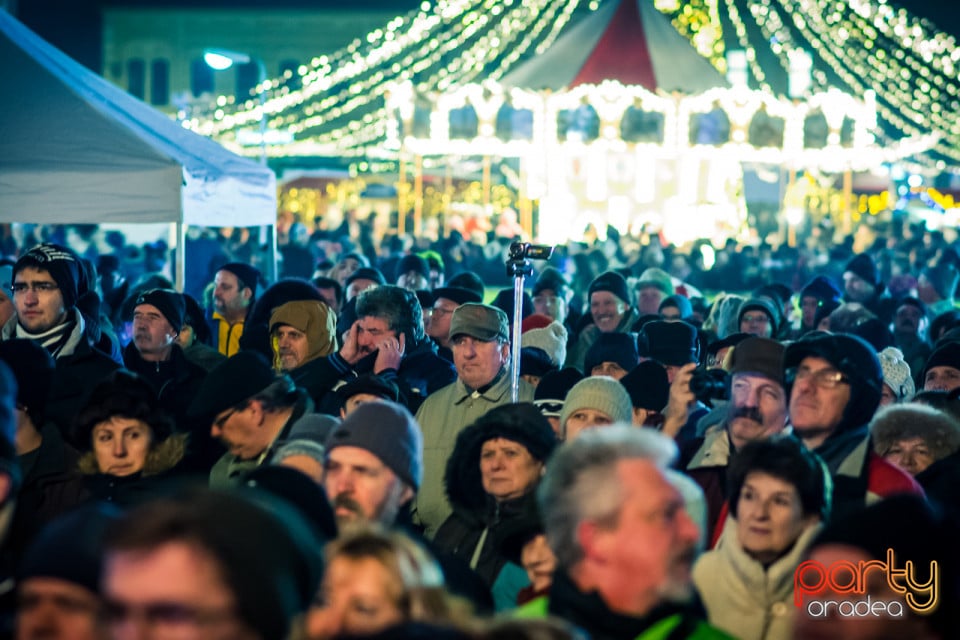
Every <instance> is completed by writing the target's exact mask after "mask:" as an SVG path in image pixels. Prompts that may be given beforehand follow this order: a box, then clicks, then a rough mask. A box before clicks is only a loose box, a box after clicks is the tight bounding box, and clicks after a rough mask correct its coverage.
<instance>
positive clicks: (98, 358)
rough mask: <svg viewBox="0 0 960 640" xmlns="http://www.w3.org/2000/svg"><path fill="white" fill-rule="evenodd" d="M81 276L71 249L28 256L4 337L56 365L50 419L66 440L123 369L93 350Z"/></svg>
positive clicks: (19, 266)
mask: <svg viewBox="0 0 960 640" xmlns="http://www.w3.org/2000/svg"><path fill="white" fill-rule="evenodd" d="M82 274H83V268H82V266H81V264H80V258H79V257H78V256H77V255H76V254H75V253H73V252H72V251H71V250H70V249H67V248H66V247H62V246H60V245H56V244H40V245H37V246H36V247H34V248H33V249H31V250H30V251H28V252H27V253H25V254H23V255H22V256H21V257H20V259H19V260H17V262H16V264H15V265H14V267H13V283H12V284H11V286H10V292H11V293H12V295H13V304H14V307H15V309H16V316H15V317H12V318H10V319H9V320H8V321H7V323H6V324H5V325H4V326H3V329H2V335H0V339H3V340H8V339H10V338H26V339H28V340H33V341H35V342H37V343H39V344H40V345H41V346H43V347H44V348H45V349H46V350H47V351H49V352H50V355H52V356H53V358H54V359H55V361H56V370H55V373H54V379H53V384H52V385H51V387H50V395H49V397H48V399H47V406H46V415H47V418H48V419H49V420H50V421H52V422H53V423H54V424H56V425H57V426H58V427H60V429H61V431H63V432H64V433H65V434H67V433H68V431H69V427H70V425H72V423H73V419H74V417H75V416H76V415H77V413H79V411H80V408H81V407H82V406H83V404H84V403H85V402H86V400H87V396H88V395H89V393H90V391H91V390H92V389H93V387H94V386H96V384H97V383H98V382H100V381H101V380H103V379H104V378H106V377H107V376H108V375H110V374H111V373H112V372H114V371H115V370H117V369H119V368H120V364H119V363H117V362H114V361H113V360H112V359H111V358H110V356H108V355H107V354H105V353H103V352H102V351H99V350H97V349H96V348H95V347H93V346H92V343H93V340H92V339H91V333H92V332H91V331H90V327H89V325H90V322H89V321H88V320H87V319H86V318H85V317H84V316H83V314H82V313H80V310H79V309H78V308H77V306H76V304H77V300H78V298H80V296H81V294H85V293H87V292H88V287H87V286H86V281H85V279H84V278H82Z"/></svg>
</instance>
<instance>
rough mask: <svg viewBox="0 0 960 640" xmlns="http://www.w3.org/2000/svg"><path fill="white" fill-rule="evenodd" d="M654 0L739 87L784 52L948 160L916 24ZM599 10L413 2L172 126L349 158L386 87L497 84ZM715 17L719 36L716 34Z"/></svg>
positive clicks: (957, 132) (941, 106)
mask: <svg viewBox="0 0 960 640" xmlns="http://www.w3.org/2000/svg"><path fill="white" fill-rule="evenodd" d="M623 1H636V0H623ZM664 2H665V0H658V1H657V5H658V8H660V9H661V10H662V11H664V13H666V14H667V15H670V16H671V18H672V20H673V22H674V24H675V26H677V28H678V29H679V30H680V32H681V33H684V35H686V36H687V37H688V38H690V39H691V40H692V41H696V42H695V44H697V47H698V49H699V50H701V51H702V52H707V53H708V57H709V58H710V59H711V61H712V62H713V63H714V65H715V66H717V67H718V68H720V69H721V70H722V68H723V66H724V64H723V56H722V54H723V47H724V41H726V46H727V47H734V46H736V47H739V48H740V49H742V50H743V51H744V52H745V54H746V59H747V61H748V71H749V74H750V78H751V85H752V86H754V87H756V88H758V89H760V90H762V91H767V92H770V93H774V91H773V89H772V86H771V84H772V83H771V80H770V78H772V77H774V76H779V77H782V75H783V74H786V73H787V72H788V70H789V69H790V67H791V56H793V55H796V54H797V53H798V52H801V51H807V52H809V53H810V54H812V56H813V60H814V64H813V67H812V70H811V81H812V86H811V90H813V91H825V90H827V89H828V88H830V87H831V86H837V85H838V84H841V85H845V86H841V87H840V88H841V89H843V90H846V91H850V92H852V93H854V94H856V95H859V96H864V95H865V94H866V93H867V92H868V91H873V92H875V94H876V106H877V112H878V116H879V119H880V121H881V123H882V124H885V125H887V127H889V128H893V129H896V130H898V131H900V132H902V134H905V135H907V136H922V135H924V134H929V133H930V132H938V133H939V134H940V136H941V137H940V140H939V141H938V142H937V144H936V145H935V147H934V150H935V152H936V154H935V155H936V156H938V157H935V158H928V161H927V164H928V165H929V166H930V168H934V167H935V168H937V169H943V168H944V166H945V165H946V163H945V162H944V161H945V160H949V161H951V162H952V163H956V162H960V118H958V114H960V81H958V79H960V76H958V74H960V47H957V43H956V41H955V39H954V38H953V37H952V36H950V35H948V34H944V33H941V32H938V31H936V29H935V27H934V26H933V25H932V24H930V23H929V22H928V21H926V20H924V19H920V18H917V17H915V16H912V15H910V14H909V13H908V12H907V11H905V10H902V9H896V8H894V7H892V6H890V5H889V4H887V2H886V0H688V1H687V2H680V1H676V2H673V3H667V4H673V5H674V7H673V10H666V9H665V8H664V7H663V6H661V5H662V4H664ZM599 6H600V2H598V0H562V1H557V0H435V1H433V2H431V1H424V2H423V3H422V4H421V6H420V7H419V9H417V10H416V11H413V12H410V13H408V14H405V15H402V16H398V17H396V18H394V19H393V20H391V21H390V22H389V23H388V24H387V25H385V26H384V27H383V28H381V29H377V30H375V31H373V32H371V33H370V34H367V35H366V36H365V37H363V38H358V39H356V40H354V41H353V42H352V43H351V44H350V45H348V46H347V47H345V48H344V49H342V50H340V51H338V52H336V53H334V54H331V55H329V56H320V57H317V58H315V59H313V60H312V61H311V62H310V64H308V65H304V66H302V67H300V68H299V69H298V70H296V71H295V72H293V73H292V74H291V73H290V72H288V74H287V75H286V76H285V77H282V78H275V79H270V80H268V81H266V82H265V83H264V84H263V85H262V86H259V87H257V89H256V91H257V92H261V93H262V94H263V96H264V101H263V104H262V105H261V102H260V100H259V99H257V97H256V95H257V94H256V93H255V94H254V95H251V97H250V98H249V99H246V100H241V101H236V100H234V99H232V98H230V97H225V96H222V97H220V98H218V100H217V102H216V104H215V105H213V106H210V107H203V108H195V109H194V111H192V112H184V113H181V114H180V115H181V120H182V122H183V125H184V126H185V127H187V128H189V129H192V130H195V131H197V132H199V133H201V134H203V135H207V136H210V137H213V138H215V139H217V140H219V141H220V142H222V143H224V144H225V145H227V146H229V147H231V148H235V149H238V150H239V148H240V146H239V143H238V142H237V137H238V132H239V131H240V130H242V129H245V128H246V129H250V128H252V127H254V126H255V125H257V124H258V123H259V122H260V119H261V117H262V115H263V114H264V113H265V114H266V116H267V125H268V128H270V129H272V130H282V131H287V132H289V134H290V135H291V136H292V138H293V140H294V141H293V142H292V143H288V144H284V145H280V146H277V147H275V148H273V149H272V151H271V153H273V154H276V155H293V154H319V155H327V154H339V155H349V154H361V153H364V152H365V151H366V149H367V148H368V147H370V146H371V145H376V144H378V143H379V142H380V141H382V140H383V139H384V138H385V136H386V132H387V124H386V123H387V121H388V119H389V114H387V112H386V108H385V103H386V100H385V98H386V96H387V93H388V92H389V90H390V87H391V86H395V85H396V84H397V83H402V82H407V81H410V82H412V83H413V85H414V87H415V89H416V90H417V91H418V92H420V93H422V94H423V95H434V96H435V95H438V94H440V93H443V92H446V91H449V90H452V89H455V88H456V87H458V86H463V85H465V84H468V83H471V82H480V81H484V80H494V81H496V80H499V79H501V78H502V77H503V76H504V75H505V74H506V73H508V72H509V71H510V69H511V68H512V67H514V66H515V65H516V64H517V63H518V62H521V61H522V60H524V59H525V58H526V57H529V56H530V55H539V54H542V53H543V52H544V51H546V50H547V49H548V48H549V47H550V46H551V45H552V44H553V43H554V42H555V41H556V39H557V38H558V37H559V36H560V35H561V34H562V33H563V31H564V28H565V27H566V26H567V25H568V24H569V23H570V21H571V20H572V19H573V17H574V16H575V15H576V14H577V13H578V12H580V13H586V12H589V11H593V10H596V9H597V8H598V7H599ZM721 10H722V11H725V13H726V16H727V17H728V18H729V21H730V24H731V25H732V27H733V33H732V34H724V33H722V27H721V21H720V19H719V15H718V13H719V11H721ZM760 47H766V48H767V49H768V50H769V51H770V52H772V53H773V60H775V61H776V65H775V66H770V65H769V62H768V63H767V66H765V65H764V63H763V62H762V61H761V56H758V51H760ZM767 59H768V60H769V59H770V57H769V56H767ZM294 76H296V77H294ZM261 109H262V110H261Z"/></svg>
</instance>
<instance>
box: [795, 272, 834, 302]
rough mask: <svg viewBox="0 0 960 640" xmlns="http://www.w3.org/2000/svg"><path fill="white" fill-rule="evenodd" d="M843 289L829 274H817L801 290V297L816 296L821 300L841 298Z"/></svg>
mask: <svg viewBox="0 0 960 640" xmlns="http://www.w3.org/2000/svg"><path fill="white" fill-rule="evenodd" d="M841 296H843V291H841V290H840V287H838V286H837V283H835V282H834V281H833V279H832V278H830V277H829V276H816V277H814V278H813V279H812V280H810V282H808V283H807V284H805V285H804V286H803V289H801V290H800V299H801V300H802V299H803V298H816V299H817V300H820V301H821V302H823V301H825V300H840V298H841Z"/></svg>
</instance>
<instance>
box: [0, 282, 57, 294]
mask: <svg viewBox="0 0 960 640" xmlns="http://www.w3.org/2000/svg"><path fill="white" fill-rule="evenodd" d="M59 288H60V287H58V286H57V283H56V282H29V283H28V282H14V283H13V284H12V285H10V291H12V292H13V293H14V294H18V293H24V292H25V291H26V290H27V289H30V290H31V291H33V292H34V293H50V292H52V291H56V290H57V289H59Z"/></svg>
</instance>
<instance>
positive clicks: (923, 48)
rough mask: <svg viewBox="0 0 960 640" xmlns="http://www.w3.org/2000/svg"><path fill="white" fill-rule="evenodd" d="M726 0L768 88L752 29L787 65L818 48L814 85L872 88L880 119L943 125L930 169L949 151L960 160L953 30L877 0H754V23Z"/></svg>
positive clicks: (959, 52)
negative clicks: (800, 52)
mask: <svg viewBox="0 0 960 640" xmlns="http://www.w3.org/2000/svg"><path fill="white" fill-rule="evenodd" d="M724 2H725V3H726V7H727V12H728V15H729V17H730V20H731V23H732V24H733V26H734V31H735V36H736V38H737V43H738V44H739V46H740V47H741V48H743V49H744V50H745V51H746V52H747V59H748V60H749V61H750V63H751V66H750V72H751V75H752V77H753V79H754V81H755V82H756V83H757V86H758V87H760V88H761V89H763V90H769V83H767V81H766V77H765V71H764V69H763V68H762V66H761V65H760V64H759V62H758V59H757V56H756V48H755V47H754V45H752V44H751V43H750V39H749V36H750V33H754V34H759V35H760V36H762V42H763V45H762V46H767V47H769V49H770V51H772V52H773V53H774V54H775V56H776V57H777V59H778V62H779V66H780V67H781V69H787V68H789V57H790V55H791V53H792V52H795V51H798V50H808V51H812V52H813V53H814V59H815V60H819V61H820V63H821V64H815V66H814V68H813V72H812V82H813V87H814V88H816V89H819V90H824V89H826V88H828V87H829V86H831V85H834V86H835V85H836V84H838V82H839V83H842V84H844V85H846V87H843V88H845V89H848V90H851V91H853V92H854V93H856V94H858V95H864V94H865V92H866V91H870V90H872V91H874V92H875V93H876V96H877V101H876V102H877V110H878V115H879V117H880V120H881V121H885V122H886V123H888V124H889V125H891V126H892V127H894V128H896V129H898V130H899V131H901V132H903V133H904V134H907V135H911V136H922V135H924V134H928V133H930V132H938V133H939V134H940V135H941V138H940V140H939V141H938V142H937V144H936V145H935V147H934V150H935V152H936V153H937V154H938V155H939V156H941V158H940V159H932V158H927V159H926V161H924V160H925V159H924V158H923V157H920V158H918V160H919V161H921V164H924V165H925V166H926V168H930V169H937V170H943V169H944V168H945V166H946V163H945V162H944V158H946V159H949V160H951V161H953V162H956V161H958V160H960V144H958V143H960V124H958V122H957V117H956V116H957V113H958V111H960V102H958V101H957V99H956V98H957V95H958V91H960V84H958V76H957V69H958V62H960V49H958V48H957V46H956V42H955V39H954V38H953V37H952V36H950V35H949V34H944V33H939V32H937V31H936V30H935V29H934V28H933V26H932V25H930V23H929V22H928V21H926V20H922V19H917V18H915V17H912V16H910V15H909V13H907V12H906V11H904V10H896V9H894V8H892V7H890V6H889V5H887V4H886V3H883V2H876V1H873V0H851V1H850V2H846V1H843V2H841V1H837V0H760V1H759V2H750V3H748V4H749V6H748V15H749V17H750V24H749V25H748V24H747V23H746V22H745V20H744V19H743V16H742V15H741V13H740V11H739V10H738V6H737V0H724ZM795 35H796V37H795ZM781 69H778V70H777V72H778V73H779V72H781ZM828 72H829V73H828Z"/></svg>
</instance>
